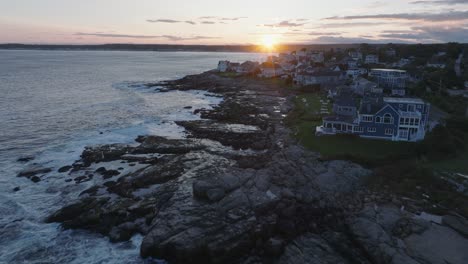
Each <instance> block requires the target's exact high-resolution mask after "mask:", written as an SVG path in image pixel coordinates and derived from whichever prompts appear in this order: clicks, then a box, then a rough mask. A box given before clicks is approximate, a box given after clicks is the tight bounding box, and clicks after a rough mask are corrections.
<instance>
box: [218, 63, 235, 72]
mask: <svg viewBox="0 0 468 264" xmlns="http://www.w3.org/2000/svg"><path fill="white" fill-rule="evenodd" d="M239 66H240V63H233V62H230V61H219V62H218V68H217V69H218V71H219V72H236V71H237V70H238V67H239Z"/></svg>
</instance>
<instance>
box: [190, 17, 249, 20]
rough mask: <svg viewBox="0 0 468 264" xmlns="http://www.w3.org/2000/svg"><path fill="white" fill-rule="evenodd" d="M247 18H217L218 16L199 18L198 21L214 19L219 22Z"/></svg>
mask: <svg viewBox="0 0 468 264" xmlns="http://www.w3.org/2000/svg"><path fill="white" fill-rule="evenodd" d="M246 18H248V17H245V16H242V17H219V16H202V17H199V18H198V19H201V20H205V19H216V20H219V21H237V20H241V19H246Z"/></svg>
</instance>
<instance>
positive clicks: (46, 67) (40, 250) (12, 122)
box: [0, 50, 266, 263]
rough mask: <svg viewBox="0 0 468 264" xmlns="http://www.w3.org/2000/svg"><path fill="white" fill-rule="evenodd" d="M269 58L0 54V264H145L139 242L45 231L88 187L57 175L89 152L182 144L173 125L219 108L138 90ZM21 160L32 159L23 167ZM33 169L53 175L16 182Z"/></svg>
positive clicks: (207, 101)
mask: <svg viewBox="0 0 468 264" xmlns="http://www.w3.org/2000/svg"><path fill="white" fill-rule="evenodd" d="M265 56H266V55H264V54H254V53H208V52H132V51H128V52H126V51H28V50H18V51H6V50H0V125H1V126H0V213H1V216H0V263H145V262H148V260H142V259H141V258H140V257H139V246H140V243H141V240H142V237H141V236H139V235H136V236H134V237H133V238H132V239H131V240H130V241H128V242H124V243H117V244H112V243H110V242H109V240H108V238H106V237H103V236H101V235H99V234H94V233H90V232H87V231H83V230H63V229H62V228H61V227H60V225H59V224H45V223H44V219H45V217H47V216H48V215H49V214H50V213H52V212H54V211H56V210H57V209H59V208H61V207H62V206H63V205H66V204H67V203H70V202H71V201H73V200H74V199H75V198H76V197H78V195H79V193H80V192H81V191H83V190H84V189H86V188H87V187H89V186H90V185H92V181H91V182H87V183H85V184H75V183H74V182H66V181H65V177H64V174H60V173H57V169H58V168H60V167H61V166H64V165H70V164H72V163H73V162H74V161H75V160H77V159H79V156H80V154H81V152H82V150H83V149H84V147H85V146H92V145H96V144H106V143H132V142H134V139H135V138H136V137H137V136H138V135H148V134H151V135H161V136H166V137H172V138H178V137H183V136H184V133H183V132H184V131H183V129H182V128H180V127H178V126H177V125H176V124H175V123H174V121H176V120H192V119H197V118H199V117H198V116H196V115H193V114H192V111H193V109H196V108H202V107H205V108H209V107H212V106H214V105H216V104H218V103H219V102H220V100H221V99H219V98H217V97H213V96H210V95H209V94H206V93H205V92H204V91H203V87H196V88H197V90H194V91H189V92H181V91H171V92H164V93H162V92H157V91H156V89H155V88H151V89H150V88H147V87H146V86H145V85H144V84H146V83H154V82H158V81H163V80H171V79H176V78H181V77H183V76H185V75H188V74H196V73H201V72H203V71H206V70H210V69H214V68H216V66H217V62H218V61H219V60H231V61H238V62H242V61H245V60H258V61H261V60H263V59H264V58H265ZM186 106H192V107H193V109H192V110H190V109H186V108H185V107H186ZM22 157H23V158H24V157H34V159H33V160H31V161H29V162H27V163H24V162H19V161H18V159H19V158H22ZM31 166H43V167H51V168H53V171H52V172H50V173H48V174H47V175H44V176H43V177H41V181H40V182H38V183H33V182H32V181H31V180H29V179H27V178H20V177H17V174H18V173H19V172H20V171H21V170H24V169H26V168H28V167H31ZM16 187H19V188H20V190H19V191H14V190H13V189H14V188H16Z"/></svg>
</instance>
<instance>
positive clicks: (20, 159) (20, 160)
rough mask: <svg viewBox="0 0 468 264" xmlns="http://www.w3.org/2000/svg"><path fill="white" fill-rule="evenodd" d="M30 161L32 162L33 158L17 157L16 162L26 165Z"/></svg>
mask: <svg viewBox="0 0 468 264" xmlns="http://www.w3.org/2000/svg"><path fill="white" fill-rule="evenodd" d="M31 160H34V156H24V157H19V158H18V159H17V160H16V161H18V162H25V163H26V162H30V161H31Z"/></svg>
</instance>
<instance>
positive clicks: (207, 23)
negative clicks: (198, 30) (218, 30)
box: [201, 21, 216, 25]
mask: <svg viewBox="0 0 468 264" xmlns="http://www.w3.org/2000/svg"><path fill="white" fill-rule="evenodd" d="M201 24H205V25H213V24H216V22H213V21H202V22H201Z"/></svg>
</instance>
